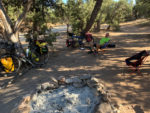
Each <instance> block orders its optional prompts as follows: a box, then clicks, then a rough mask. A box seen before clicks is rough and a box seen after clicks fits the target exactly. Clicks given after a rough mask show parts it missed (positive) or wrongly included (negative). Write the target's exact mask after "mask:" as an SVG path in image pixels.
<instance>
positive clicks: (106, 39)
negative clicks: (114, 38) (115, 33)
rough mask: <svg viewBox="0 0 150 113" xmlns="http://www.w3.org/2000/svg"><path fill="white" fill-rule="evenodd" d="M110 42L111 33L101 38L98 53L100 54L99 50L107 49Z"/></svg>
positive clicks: (97, 45) (97, 48)
mask: <svg viewBox="0 0 150 113" xmlns="http://www.w3.org/2000/svg"><path fill="white" fill-rule="evenodd" d="M109 41H110V38H109V33H106V35H105V37H103V38H101V39H100V41H99V44H96V51H97V52H98V50H99V49H103V48H106V47H107V45H108V43H109Z"/></svg>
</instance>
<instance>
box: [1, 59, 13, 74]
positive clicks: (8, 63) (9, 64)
mask: <svg viewBox="0 0 150 113" xmlns="http://www.w3.org/2000/svg"><path fill="white" fill-rule="evenodd" d="M1 64H2V65H3V67H4V70H5V72H7V73H8V72H12V71H14V64H13V60H12V58H11V57H6V58H1Z"/></svg>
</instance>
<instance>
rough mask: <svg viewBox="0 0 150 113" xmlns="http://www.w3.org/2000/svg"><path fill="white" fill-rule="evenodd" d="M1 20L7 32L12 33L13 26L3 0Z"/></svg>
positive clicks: (0, 13)
mask: <svg viewBox="0 0 150 113" xmlns="http://www.w3.org/2000/svg"><path fill="white" fill-rule="evenodd" d="M0 18H1V20H2V22H3V25H4V28H5V30H6V32H8V33H11V32H12V26H13V24H12V22H11V20H10V18H9V17H8V15H7V13H6V11H5V8H4V6H3V3H2V0H0Z"/></svg>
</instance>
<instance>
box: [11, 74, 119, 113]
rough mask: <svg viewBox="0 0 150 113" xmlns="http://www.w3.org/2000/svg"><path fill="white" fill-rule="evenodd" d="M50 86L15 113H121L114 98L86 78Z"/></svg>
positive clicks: (93, 79) (92, 78) (81, 77)
mask: <svg viewBox="0 0 150 113" xmlns="http://www.w3.org/2000/svg"><path fill="white" fill-rule="evenodd" d="M53 82H54V83H52V82H46V83H43V84H42V85H39V87H37V92H36V93H35V94H30V96H26V97H25V98H24V99H23V100H22V101H21V103H20V104H19V105H18V106H17V107H15V108H14V109H13V110H12V112H11V113H25V112H26V113H117V109H116V108H115V107H114V106H113V104H111V102H110V95H109V93H108V91H107V90H106V89H105V87H104V85H103V84H102V83H101V82H100V81H99V80H98V79H96V78H94V77H91V76H88V75H85V76H80V77H73V78H68V79H65V77H62V78H61V79H59V80H54V81H53Z"/></svg>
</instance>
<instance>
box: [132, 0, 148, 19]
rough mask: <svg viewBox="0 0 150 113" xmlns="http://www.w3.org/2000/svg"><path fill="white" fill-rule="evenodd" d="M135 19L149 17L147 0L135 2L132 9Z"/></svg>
mask: <svg viewBox="0 0 150 113" xmlns="http://www.w3.org/2000/svg"><path fill="white" fill-rule="evenodd" d="M133 12H134V15H135V17H136V18H141V17H146V18H149V17H150V1H149V0H136V5H135V6H134V9H133Z"/></svg>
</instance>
